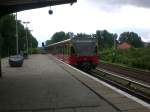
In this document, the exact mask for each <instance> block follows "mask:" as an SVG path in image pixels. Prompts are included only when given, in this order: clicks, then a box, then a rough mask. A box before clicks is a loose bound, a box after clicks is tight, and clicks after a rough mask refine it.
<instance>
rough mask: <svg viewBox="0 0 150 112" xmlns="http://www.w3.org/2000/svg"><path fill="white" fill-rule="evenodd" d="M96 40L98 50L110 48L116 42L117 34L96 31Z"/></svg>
mask: <svg viewBox="0 0 150 112" xmlns="http://www.w3.org/2000/svg"><path fill="white" fill-rule="evenodd" d="M96 38H97V40H98V45H99V47H100V48H112V47H113V46H114V42H116V39H117V34H113V33H109V32H108V31H107V30H102V31H100V30H97V31H96Z"/></svg>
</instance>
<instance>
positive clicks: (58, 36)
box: [46, 31, 73, 45]
mask: <svg viewBox="0 0 150 112" xmlns="http://www.w3.org/2000/svg"><path fill="white" fill-rule="evenodd" d="M70 35H73V33H72V32H68V33H66V34H65V32H63V31H60V32H56V33H54V34H53V36H52V37H51V39H50V40H46V45H49V44H52V43H56V42H60V41H63V40H66V39H69V38H70Z"/></svg>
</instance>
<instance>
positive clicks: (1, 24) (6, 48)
mask: <svg viewBox="0 0 150 112" xmlns="http://www.w3.org/2000/svg"><path fill="white" fill-rule="evenodd" d="M17 26H18V43H19V45H18V46H19V51H24V50H26V47H27V46H26V29H25V28H24V26H23V25H22V24H21V22H20V21H17ZM0 35H1V36H0V45H1V49H2V52H1V55H2V56H3V57H5V56H9V55H14V54H16V20H15V15H13V14H10V15H6V16H4V17H3V18H1V19H0ZM27 37H28V43H29V45H28V47H29V48H30V47H31V43H32V46H33V47H34V48H35V47H37V45H38V42H37V40H36V39H35V38H34V37H33V36H32V34H31V33H30V31H29V30H27Z"/></svg>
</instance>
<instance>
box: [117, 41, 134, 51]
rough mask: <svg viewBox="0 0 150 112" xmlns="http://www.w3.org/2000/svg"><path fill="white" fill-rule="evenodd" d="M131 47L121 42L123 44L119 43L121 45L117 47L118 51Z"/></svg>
mask: <svg viewBox="0 0 150 112" xmlns="http://www.w3.org/2000/svg"><path fill="white" fill-rule="evenodd" d="M131 47H132V45H130V44H129V43H127V42H123V43H121V44H119V45H118V49H129V48H131Z"/></svg>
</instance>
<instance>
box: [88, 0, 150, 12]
mask: <svg viewBox="0 0 150 112" xmlns="http://www.w3.org/2000/svg"><path fill="white" fill-rule="evenodd" d="M88 1H89V2H90V3H94V4H95V5H99V6H100V8H103V9H106V10H112V9H114V8H120V7H122V6H126V5H131V6H136V7H142V8H150V0H88Z"/></svg>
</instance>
